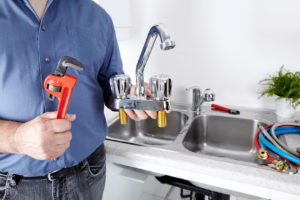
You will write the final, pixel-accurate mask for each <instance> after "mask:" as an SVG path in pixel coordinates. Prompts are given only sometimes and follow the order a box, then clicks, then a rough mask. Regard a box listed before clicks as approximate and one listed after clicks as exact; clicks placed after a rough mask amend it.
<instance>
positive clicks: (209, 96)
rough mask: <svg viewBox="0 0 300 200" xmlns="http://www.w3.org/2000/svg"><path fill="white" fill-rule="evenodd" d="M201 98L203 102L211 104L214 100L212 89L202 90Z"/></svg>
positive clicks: (214, 95)
mask: <svg viewBox="0 0 300 200" xmlns="http://www.w3.org/2000/svg"><path fill="white" fill-rule="evenodd" d="M202 97H203V99H204V101H205V102H211V101H214V100H215V98H216V94H215V93H214V91H213V90H212V89H210V88H207V89H205V90H204V92H203V94H202Z"/></svg>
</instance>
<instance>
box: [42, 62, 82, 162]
mask: <svg viewBox="0 0 300 200" xmlns="http://www.w3.org/2000/svg"><path fill="white" fill-rule="evenodd" d="M68 67H73V68H75V69H77V70H80V71H83V70H84V66H83V65H82V64H81V63H80V62H79V61H77V60H76V59H75V58H72V57H69V56H64V57H62V58H61V59H60V60H59V63H58V65H57V68H56V71H55V73H54V74H50V75H49V76H47V78H46V79H45V82H44V88H45V90H46V91H47V92H48V99H49V100H51V101H54V100H55V98H58V100H59V104H58V108H57V116H56V118H57V119H64V118H65V117H66V114H67V110H68V106H69V102H70V99H71V95H72V92H73V88H74V86H75V84H76V82H77V79H78V78H77V77H76V76H73V75H71V74H66V71H67V68H68ZM48 160H49V161H51V160H53V159H52V158H51V159H48Z"/></svg>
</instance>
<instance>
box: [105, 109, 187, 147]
mask: <svg viewBox="0 0 300 200" xmlns="http://www.w3.org/2000/svg"><path fill="white" fill-rule="evenodd" d="M187 120H188V116H187V115H186V114H183V113H181V112H177V111H173V112H172V113H170V114H167V127H165V128H159V127H157V120H153V119H150V118H148V119H147V120H144V121H133V120H130V119H128V124H125V125H122V124H120V122H119V120H118V118H116V119H115V120H114V121H113V122H112V123H111V124H110V125H109V131H108V136H107V139H111V140H118V141H122V142H128V143H133V144H138V145H166V144H170V143H172V142H173V141H174V140H175V139H176V138H177V136H178V135H179V134H180V132H181V130H182V129H183V127H184V125H185V123H186V122H187Z"/></svg>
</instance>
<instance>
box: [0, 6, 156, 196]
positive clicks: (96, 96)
mask: <svg viewBox="0 0 300 200" xmlns="http://www.w3.org/2000/svg"><path fill="white" fill-rule="evenodd" d="M62 56H71V57H74V58H76V59H77V60H79V61H80V62H81V63H83V65H84V66H85V70H84V71H83V72H78V71H76V70H73V69H70V68H69V69H68V73H71V74H74V75H75V76H78V77H79V79H78V82H77V84H76V86H75V88H74V91H73V95H72V99H71V101H70V105H69V109H68V112H69V113H74V114H69V115H67V116H66V119H59V120H58V119H56V113H55V112H53V111H55V110H56V109H57V103H58V102H57V101H54V102H51V101H49V100H48V99H47V94H46V91H45V90H44V89H43V82H44V80H45V78H46V77H47V76H48V75H49V74H51V73H54V72H55V69H56V65H57V62H58V60H59V59H60V58H61V57H62ZM119 73H123V70H122V62H121V59H120V54H119V49H118V44H117V41H116V38H115V32H114V27H113V23H112V21H111V18H110V17H109V16H108V15H107V13H106V12H105V11H104V10H103V9H102V8H100V7H99V6H98V5H96V4H95V3H94V2H93V1H91V0H48V1H47V0H1V1H0V103H1V104H0V152H1V153H0V199H22V200H27V199H101V198H102V193H103V189H104V184H105V150H104V146H103V142H104V139H105V136H106V134H107V125H106V121H105V116H104V112H103V109H104V106H103V105H104V103H105V104H106V105H109V103H110V100H111V90H110V86H109V78H110V77H112V76H114V75H115V74H119ZM127 113H128V115H129V116H130V117H131V118H133V119H135V120H140V119H146V118H147V117H148V115H150V116H151V117H152V118H156V113H155V112H146V111H145V112H144V111H127ZM75 119H76V120H75ZM71 127H72V128H71ZM50 158H57V159H55V160H53V161H48V160H47V159H50Z"/></svg>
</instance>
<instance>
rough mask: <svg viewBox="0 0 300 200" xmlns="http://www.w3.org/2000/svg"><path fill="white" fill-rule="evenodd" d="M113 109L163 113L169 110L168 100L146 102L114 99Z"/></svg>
mask: <svg viewBox="0 0 300 200" xmlns="http://www.w3.org/2000/svg"><path fill="white" fill-rule="evenodd" d="M113 108H114V109H129V110H152V111H165V110H170V109H171V103H170V100H169V99H168V100H147V99H135V98H133V97H132V98H128V99H114V102H113Z"/></svg>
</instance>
